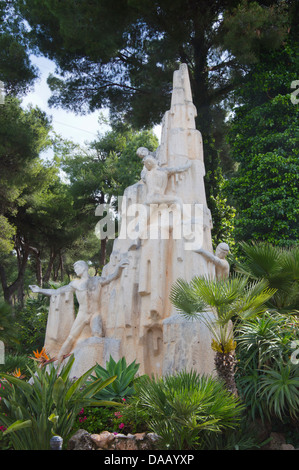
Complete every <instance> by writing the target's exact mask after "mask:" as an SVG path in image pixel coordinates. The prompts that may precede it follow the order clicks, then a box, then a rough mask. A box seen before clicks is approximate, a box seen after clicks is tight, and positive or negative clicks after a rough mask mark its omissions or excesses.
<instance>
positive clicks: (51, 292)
mask: <svg viewBox="0 0 299 470" xmlns="http://www.w3.org/2000/svg"><path fill="white" fill-rule="evenodd" d="M29 287H30V289H31V290H32V292H35V293H38V294H43V295H47V296H48V297H51V295H60V294H65V293H66V292H71V291H73V287H72V285H71V284H68V285H67V286H62V287H59V288H58V289H42V288H41V287H39V286H29Z"/></svg>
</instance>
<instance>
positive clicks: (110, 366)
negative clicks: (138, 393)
mask: <svg viewBox="0 0 299 470" xmlns="http://www.w3.org/2000/svg"><path fill="white" fill-rule="evenodd" d="M138 369H139V364H136V361H133V362H132V363H131V364H129V365H127V362H126V359H125V358H124V357H122V358H121V359H120V360H119V361H117V362H116V361H115V360H114V359H113V358H112V356H110V358H109V361H107V362H106V368H104V367H102V366H101V365H100V364H97V365H96V367H95V371H94V374H95V376H94V377H92V378H91V379H92V380H98V379H102V380H106V379H107V378H108V377H111V376H115V377H116V378H115V380H114V381H113V382H112V383H111V384H110V385H108V386H107V387H105V388H104V389H103V390H101V391H100V392H98V393H97V394H96V398H98V399H102V400H121V399H123V398H125V397H129V396H131V395H132V394H133V393H134V383H133V381H134V378H135V375H136V374H137V372H138Z"/></svg>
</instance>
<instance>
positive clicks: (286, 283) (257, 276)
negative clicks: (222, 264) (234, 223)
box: [234, 242, 299, 313]
mask: <svg viewBox="0 0 299 470" xmlns="http://www.w3.org/2000/svg"><path fill="white" fill-rule="evenodd" d="M239 247H240V253H241V257H240V259H234V269H235V271H236V272H238V273H240V274H242V275H245V276H247V277H248V278H249V279H252V280H254V281H258V280H262V279H265V280H266V281H267V282H268V285H269V287H270V288H273V289H276V292H275V293H274V295H273V297H271V299H270V300H269V302H268V306H269V308H272V309H276V310H279V312H281V313H282V312H285V313H287V312H290V313H293V312H296V311H298V310H299V247H298V246H295V247H292V248H281V247H278V246H275V245H271V244H270V243H264V242H259V243H257V242H252V243H240V244H239Z"/></svg>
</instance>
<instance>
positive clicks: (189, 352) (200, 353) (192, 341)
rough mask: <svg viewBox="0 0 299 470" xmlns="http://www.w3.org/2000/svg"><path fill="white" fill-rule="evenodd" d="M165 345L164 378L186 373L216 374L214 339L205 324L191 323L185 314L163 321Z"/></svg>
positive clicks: (199, 321)
mask: <svg viewBox="0 0 299 470" xmlns="http://www.w3.org/2000/svg"><path fill="white" fill-rule="evenodd" d="M202 315H205V314H202ZM163 342H164V345H163V346H164V354H163V356H164V360H163V375H169V374H174V373H176V372H179V371H180V370H183V369H185V370H195V371H197V372H198V373H200V374H207V375H210V374H212V373H213V369H214V354H213V351H212V349H211V342H212V335H211V333H210V331H209V330H208V328H207V326H206V325H205V324H204V323H203V322H202V321H201V320H197V319H196V320H191V319H190V320H189V319H186V318H185V317H184V316H183V315H181V314H177V315H172V316H171V317H169V318H166V319H165V320H164V321H163Z"/></svg>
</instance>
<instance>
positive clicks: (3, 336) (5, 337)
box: [0, 301, 17, 347]
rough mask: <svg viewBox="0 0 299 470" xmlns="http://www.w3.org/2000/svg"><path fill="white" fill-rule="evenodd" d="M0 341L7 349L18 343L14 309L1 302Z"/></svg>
mask: <svg viewBox="0 0 299 470" xmlns="http://www.w3.org/2000/svg"><path fill="white" fill-rule="evenodd" d="M0 341H3V343H4V344H5V346H6V347H7V346H11V345H13V344H14V343H16V342H17V334H16V329H15V325H14V317H13V311H12V308H11V306H10V305H8V304H7V303H6V302H3V301H0Z"/></svg>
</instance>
